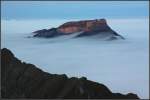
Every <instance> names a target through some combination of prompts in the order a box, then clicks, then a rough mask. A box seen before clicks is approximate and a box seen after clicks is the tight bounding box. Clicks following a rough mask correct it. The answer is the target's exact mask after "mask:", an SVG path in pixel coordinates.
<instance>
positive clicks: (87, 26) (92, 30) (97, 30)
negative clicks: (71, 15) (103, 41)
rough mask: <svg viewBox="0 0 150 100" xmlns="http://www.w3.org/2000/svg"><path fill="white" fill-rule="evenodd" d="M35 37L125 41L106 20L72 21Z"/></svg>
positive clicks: (38, 32) (37, 33)
mask: <svg viewBox="0 0 150 100" xmlns="http://www.w3.org/2000/svg"><path fill="white" fill-rule="evenodd" d="M33 33H34V35H33V37H44V38H53V37H58V36H64V35H66V36H69V35H71V34H74V35H75V36H74V37H76V38H77V37H91V36H97V37H99V38H100V37H103V38H104V36H105V37H107V38H108V40H113V39H124V37H122V36H121V35H119V34H118V33H116V32H115V31H113V30H112V29H111V28H110V27H109V26H108V25H107V22H106V20H105V19H95V20H82V21H71V22H66V23H64V24H62V25H60V26H59V27H57V28H51V29H42V30H38V31H35V32H33Z"/></svg>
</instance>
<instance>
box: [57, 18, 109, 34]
mask: <svg viewBox="0 0 150 100" xmlns="http://www.w3.org/2000/svg"><path fill="white" fill-rule="evenodd" d="M100 29H101V30H102V31H105V30H107V29H109V27H108V25H107V23H106V20H105V19H100V20H85V21H76V22H67V23H64V24H63V25H61V26H59V27H58V31H60V32H62V33H66V34H67V33H75V32H80V31H83V32H90V31H94V30H100Z"/></svg>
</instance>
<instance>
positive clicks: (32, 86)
mask: <svg viewBox="0 0 150 100" xmlns="http://www.w3.org/2000/svg"><path fill="white" fill-rule="evenodd" d="M1 82H2V83H1V96H2V98H12V99H17V98H21V99H23V98H30V99H51V98H70V99H75V98H80V99H81V98H85V99H88V98H95V99H96V98H97V99H100V98H103V99H104V98H105V99H106V98H107V99H138V98H139V97H138V96H137V95H136V94H133V93H128V94H126V95H123V94H120V93H112V92H111V91H110V90H109V89H108V88H107V87H106V86H105V85H103V84H100V83H97V82H93V81H90V80H87V79H86V78H85V77H82V78H76V77H72V78H68V77H67V76H66V75H65V74H63V75H57V74H49V73H47V72H44V71H42V70H40V69H39V68H37V67H36V66H35V65H32V64H27V63H25V62H22V61H21V60H19V59H17V58H16V57H15V56H14V54H13V53H12V52H11V51H10V50H8V49H6V48H4V49H2V50H1Z"/></svg>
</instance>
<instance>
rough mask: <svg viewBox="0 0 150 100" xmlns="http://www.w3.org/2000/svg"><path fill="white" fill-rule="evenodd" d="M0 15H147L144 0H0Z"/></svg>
mask: <svg viewBox="0 0 150 100" xmlns="http://www.w3.org/2000/svg"><path fill="white" fill-rule="evenodd" d="M1 8H2V9H1V14H2V15H1V19H7V20H10V19H17V20H18V19H76V18H84V19H89V18H91V19H93V18H145V17H146V18H148V17H149V13H148V11H149V5H148V1H2V4H1Z"/></svg>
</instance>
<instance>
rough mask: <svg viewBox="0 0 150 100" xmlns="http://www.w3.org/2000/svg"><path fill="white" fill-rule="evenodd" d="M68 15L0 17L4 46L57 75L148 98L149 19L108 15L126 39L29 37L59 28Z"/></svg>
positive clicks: (111, 25) (109, 23)
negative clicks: (29, 17) (38, 31)
mask: <svg viewBox="0 0 150 100" xmlns="http://www.w3.org/2000/svg"><path fill="white" fill-rule="evenodd" d="M66 21H68V20H59V19H53V20H51V19H44V20H43V19H41V20H1V29H2V34H1V39H2V40H1V45H2V48H3V47H6V48H8V49H10V50H11V51H12V52H13V53H14V54H15V56H16V57H17V58H19V59H21V60H23V61H25V62H27V63H32V64H35V65H36V66H38V67H39V68H41V69H42V70H44V71H46V72H49V73H52V74H67V75H68V76H69V77H72V76H76V77H82V76H85V77H87V79H89V80H93V81H96V82H99V83H103V84H105V85H106V86H107V87H108V88H110V89H111V90H112V92H120V93H124V94H126V93H128V92H133V93H136V94H137V95H138V96H140V98H143V99H147V98H149V20H148V19H144V18H141V19H107V23H108V25H109V26H110V27H111V28H112V29H114V30H115V31H116V32H118V33H119V34H120V35H122V36H124V37H125V38H126V39H125V40H115V41H101V40H99V39H98V38H91V39H90V38H78V39H72V38H64V37H59V38H54V39H41V38H27V37H28V36H30V35H32V34H31V32H32V31H35V30H38V29H43V28H51V27H57V26H59V25H60V24H62V23H64V22H66Z"/></svg>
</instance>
